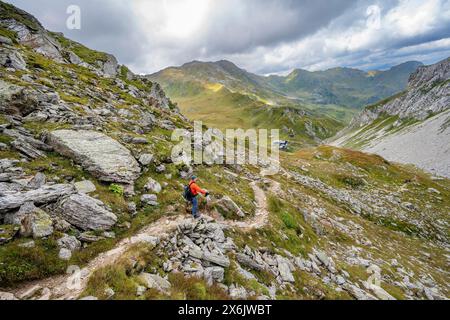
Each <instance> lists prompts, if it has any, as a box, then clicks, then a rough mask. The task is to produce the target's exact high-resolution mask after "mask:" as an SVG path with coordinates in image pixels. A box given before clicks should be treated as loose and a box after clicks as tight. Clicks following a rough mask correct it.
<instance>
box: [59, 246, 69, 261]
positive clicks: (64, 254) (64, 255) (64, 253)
mask: <svg viewBox="0 0 450 320" xmlns="http://www.w3.org/2000/svg"><path fill="white" fill-rule="evenodd" d="M58 257H59V258H60V259H61V260H64V261H69V260H70V258H72V251H70V250H69V249H66V248H61V249H60V250H59V254H58Z"/></svg>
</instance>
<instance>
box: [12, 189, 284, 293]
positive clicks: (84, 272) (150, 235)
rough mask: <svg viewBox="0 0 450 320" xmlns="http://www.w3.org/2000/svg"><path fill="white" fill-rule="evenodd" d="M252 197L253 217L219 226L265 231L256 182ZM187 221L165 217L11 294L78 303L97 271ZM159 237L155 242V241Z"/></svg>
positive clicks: (262, 196) (263, 209)
mask: <svg viewBox="0 0 450 320" xmlns="http://www.w3.org/2000/svg"><path fill="white" fill-rule="evenodd" d="M266 181H267V182H269V184H270V188H269V191H270V192H272V193H275V194H276V193H279V192H281V188H280V184H279V183H278V182H275V181H272V180H266ZM251 187H252V188H253V190H254V193H255V201H256V207H257V208H256V213H255V215H254V216H253V217H251V218H250V219H248V220H245V221H220V222H219V223H220V224H222V225H225V226H228V227H233V228H239V229H242V230H245V231H248V230H252V229H258V228H262V227H264V225H266V224H267V222H268V217H269V210H268V203H267V195H266V191H264V190H263V189H262V188H261V187H260V186H259V185H258V181H254V182H252V183H251ZM185 220H186V217H183V216H178V217H164V218H161V219H159V220H158V221H156V222H154V223H152V224H150V225H149V226H147V227H146V228H144V229H143V230H142V231H140V232H139V233H138V234H137V235H135V236H133V237H130V238H126V239H124V240H122V241H120V242H119V243H118V244H117V246H116V247H115V248H114V249H111V250H109V251H107V252H104V253H102V254H100V255H99V256H97V257H96V258H95V259H94V260H92V261H91V262H90V263H89V264H88V265H87V266H86V267H85V268H83V269H81V270H79V271H77V272H75V273H72V274H66V275H59V276H55V277H51V278H47V279H43V280H38V281H33V282H29V283H26V284H24V285H22V286H19V287H18V288H16V289H15V290H12V291H11V292H12V293H13V294H14V295H15V296H16V297H18V298H20V299H28V298H30V297H33V296H35V295H36V293H38V292H41V293H40V299H42V300H48V299H60V300H71V299H77V298H78V296H79V295H80V294H81V293H82V292H83V291H84V289H85V288H86V285H87V283H88V280H89V278H90V276H91V275H92V274H93V273H94V272H95V271H96V270H98V269H100V268H103V267H105V266H108V265H112V264H114V262H116V261H117V260H118V259H119V258H120V257H121V256H122V255H123V254H124V253H125V252H126V251H127V250H128V249H130V247H132V246H133V245H135V244H138V243H146V242H147V243H156V241H157V239H158V238H159V237H161V236H162V235H164V234H167V233H170V232H171V231H174V230H175V229H176V228H177V227H178V225H179V224H180V223H182V222H183V221H185ZM157 237H158V238H157Z"/></svg>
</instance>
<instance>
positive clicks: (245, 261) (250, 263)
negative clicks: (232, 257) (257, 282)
mask: <svg viewBox="0 0 450 320" xmlns="http://www.w3.org/2000/svg"><path fill="white" fill-rule="evenodd" d="M236 259H237V261H238V262H239V263H240V264H241V265H243V266H245V267H248V268H250V269H253V270H256V271H263V270H264V269H265V268H264V266H263V265H261V264H259V263H258V262H256V261H255V260H254V259H252V258H250V257H249V256H247V255H245V254H241V253H238V254H236Z"/></svg>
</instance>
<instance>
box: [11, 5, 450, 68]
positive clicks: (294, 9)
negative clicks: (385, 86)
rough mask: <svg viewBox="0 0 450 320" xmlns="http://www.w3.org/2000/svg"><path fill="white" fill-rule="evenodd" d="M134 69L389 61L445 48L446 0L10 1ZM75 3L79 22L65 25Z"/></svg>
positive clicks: (449, 44) (425, 58)
mask: <svg viewBox="0 0 450 320" xmlns="http://www.w3.org/2000/svg"><path fill="white" fill-rule="evenodd" d="M7 2H10V3H12V4H15V5H16V6H18V7H20V8H22V9H24V10H26V11H28V12H30V13H32V14H33V15H35V16H36V17H37V18H38V19H39V20H40V21H41V22H42V23H43V25H44V26H45V27H46V28H47V29H49V30H52V31H59V32H63V33H64V34H65V35H66V36H68V37H69V38H71V39H73V40H76V41H79V42H81V43H83V44H85V45H87V46H88V47H90V48H94V49H97V50H101V51H105V52H109V53H112V54H114V55H115V56H116V57H117V58H118V59H119V61H120V63H123V64H126V65H128V66H129V67H130V68H131V69H132V70H133V71H134V72H137V73H152V72H156V71H158V70H160V69H163V68H166V67H168V66H177V65H181V64H183V63H185V62H189V61H192V60H201V61H215V60H221V59H227V60H231V61H233V62H234V63H236V64H237V65H238V66H240V67H243V68H245V69H246V70H248V71H251V72H255V73H259V74H269V73H286V72H288V71H290V70H292V69H295V68H304V69H308V70H322V69H327V68H331V67H336V66H347V67H356V68H361V69H365V70H369V69H386V68H388V67H390V66H392V65H395V64H398V63H401V62H405V61H408V60H419V61H422V62H424V63H426V64H431V63H434V62H437V61H438V60H441V59H443V58H446V57H448V56H450V0H132V1H129V0H39V1H35V0H33V1H31V0H7ZM71 4H75V5H79V6H80V8H81V29H80V30H69V29H68V28H67V27H66V20H67V18H68V15H67V14H66V10H67V7H68V6H69V5H71Z"/></svg>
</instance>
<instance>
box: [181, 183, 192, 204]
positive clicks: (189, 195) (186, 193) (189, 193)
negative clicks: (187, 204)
mask: <svg viewBox="0 0 450 320" xmlns="http://www.w3.org/2000/svg"><path fill="white" fill-rule="evenodd" d="M191 185H192V183H190V184H189V185H187V186H185V187H184V192H183V198H184V199H185V200H186V201H192V199H193V198H194V195H193V194H192V191H191Z"/></svg>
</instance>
